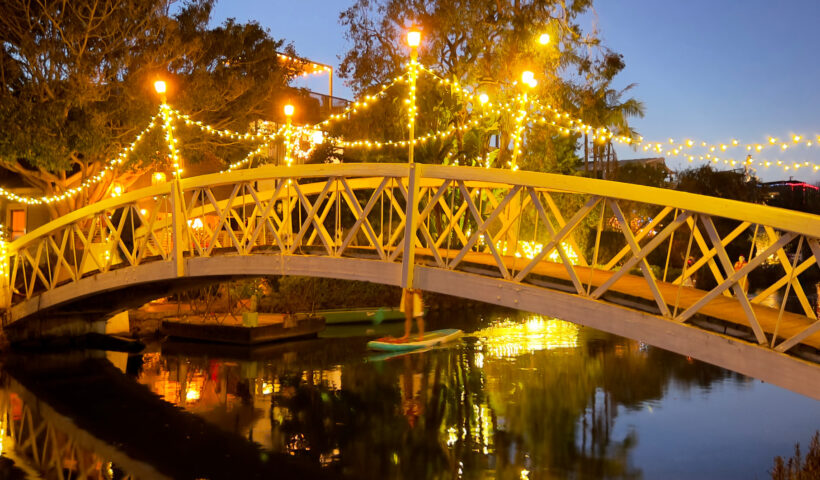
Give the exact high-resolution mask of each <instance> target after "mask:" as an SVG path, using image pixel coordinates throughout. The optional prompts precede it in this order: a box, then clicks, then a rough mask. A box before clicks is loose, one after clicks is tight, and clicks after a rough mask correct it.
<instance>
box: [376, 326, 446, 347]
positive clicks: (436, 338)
mask: <svg viewBox="0 0 820 480" xmlns="http://www.w3.org/2000/svg"><path fill="white" fill-rule="evenodd" d="M461 334H462V332H461V330H458V329H456V328H448V329H445V330H434V331H432V332H425V333H424V338H423V340H415V341H413V340H408V341H400V340H399V339H398V338H393V337H382V338H378V339H376V340H371V341H369V342H367V348H369V349H371V350H380V351H383V352H406V351H409V350H418V349H420V348H427V347H432V346H434V345H441V344H443V343H447V342H452V341H453V340H455V339H457V338H458V337H460V336H461ZM410 338H411V339H412V338H417V337H412V336H411V337H410Z"/></svg>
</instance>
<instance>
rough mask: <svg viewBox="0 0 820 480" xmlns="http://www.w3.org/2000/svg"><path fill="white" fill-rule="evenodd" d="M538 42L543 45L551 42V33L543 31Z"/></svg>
mask: <svg viewBox="0 0 820 480" xmlns="http://www.w3.org/2000/svg"><path fill="white" fill-rule="evenodd" d="M538 43H540V44H541V45H546V44H548V43H550V35H549V33H542V34H541V36H539V37H538Z"/></svg>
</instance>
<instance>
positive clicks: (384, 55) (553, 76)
mask: <svg viewBox="0 0 820 480" xmlns="http://www.w3.org/2000/svg"><path fill="white" fill-rule="evenodd" d="M591 3H592V2H591V0H573V1H559V0H550V1H522V0H466V1H465V0H438V1H421V0H415V1H410V2H406V1H400V0H357V1H356V2H355V3H354V4H353V6H351V7H350V8H348V9H347V10H345V11H343V12H342V13H341V15H340V22H341V23H342V25H343V26H345V27H346V28H347V32H346V37H347V39H348V40H350V41H351V43H352V45H351V48H350V50H349V51H348V52H347V53H346V54H345V56H344V58H343V59H342V64H341V66H340V70H339V71H340V75H342V76H343V77H345V78H347V79H348V83H349V84H350V85H351V87H352V88H353V90H354V92H356V93H357V94H371V93H373V90H372V89H373V88H374V87H376V86H377V85H379V84H380V83H382V82H385V81H387V80H388V79H390V78H393V77H395V76H397V75H399V74H400V73H401V72H402V64H403V63H406V61H407V55H408V54H407V48H406V47H405V46H404V33H405V32H406V30H407V28H408V27H409V26H410V25H411V24H413V23H415V24H418V25H421V27H422V30H423V40H422V45H421V47H420V50H419V60H420V62H421V63H422V64H423V65H427V66H430V67H432V68H434V69H435V70H436V71H437V72H440V73H441V75H442V77H443V79H445V80H447V81H449V82H450V84H451V85H452V84H453V83H458V84H461V85H475V86H477V88H478V89H479V90H480V91H481V92H485V93H487V94H488V95H489V96H490V97H491V98H492V101H493V102H494V103H496V104H498V103H504V102H516V98H517V96H518V95H519V94H520V93H521V86H520V77H521V73H522V71H524V70H530V71H533V72H534V73H535V75H536V77H537V79H538V85H537V86H536V87H535V88H534V89H533V90H532V94H534V95H537V96H538V97H539V98H541V99H542V100H543V101H544V102H552V103H554V104H556V105H561V106H562V107H564V108H569V107H571V104H569V102H567V101H566V100H564V99H565V98H566V97H567V95H566V93H567V89H570V88H575V86H574V84H573V82H574V80H573V79H572V78H571V76H572V74H573V73H572V67H575V68H577V69H579V70H580V69H582V68H585V69H589V68H591V66H593V65H597V64H598V63H599V62H600V61H601V59H600V58H599V57H598V56H597V55H595V54H593V53H588V52H589V51H593V50H595V48H594V47H597V46H598V45H599V41H598V39H597V38H595V37H594V36H593V35H585V34H584V33H583V32H582V31H581V28H580V26H579V25H578V24H577V23H576V20H577V19H578V17H579V16H580V15H582V14H584V13H585V12H587V11H588V10H589V8H590V6H591ZM543 33H547V34H548V35H550V37H551V43H550V44H549V45H547V46H544V45H540V44H539V43H538V42H537V41H536V39H537V38H538V37H539V36H540V35H541V34H543ZM590 47H593V48H592V49H591V50H590ZM422 79H425V77H424V76H422ZM424 81H425V80H420V82H424ZM433 86H435V87H436V88H438V89H439V91H441V88H442V87H441V86H438V85H435V84H433ZM430 89H431V87H430V86H425V85H420V86H419V90H418V91H419V94H418V95H417V99H418V101H420V102H424V103H423V104H421V105H419V112H420V114H419V120H418V122H417V127H416V131H417V132H425V131H432V130H434V127H442V128H446V127H448V126H455V127H463V126H464V125H465V124H466V121H467V120H468V119H469V118H470V115H471V114H472V113H477V112H473V110H472V109H473V108H474V107H475V106H474V105H471V104H470V102H468V101H467V99H466V98H462V96H461V95H460V94H459V93H458V91H457V90H456V89H453V90H452V91H451V92H450V94H449V95H448V94H447V93H443V94H441V95H440V97H436V96H432V95H424V94H423V93H422V92H424V93H426V92H427V91H429V90H430ZM397 105H400V103H397ZM390 114H391V115H390V116H385V117H384V118H383V119H382V124H384V123H390V122H392V123H393V124H396V125H401V124H402V123H406V122H402V121H401V119H404V118H406V116H404V115H406V113H405V114H404V115H402V114H401V112H400V111H398V110H397V109H395V108H394V109H393V110H392V111H391V112H390ZM512 117H513V113H509V112H505V113H502V114H500V115H495V116H490V118H489V121H488V122H487V125H485V126H483V127H482V128H483V129H484V130H482V129H481V128H479V129H478V130H479V133H478V134H476V135H475V136H477V138H469V137H470V135H471V133H469V131H468V133H464V132H463V131H462V130H461V129H459V130H458V131H457V132H456V133H455V134H454V136H453V138H452V141H450V142H449V143H448V142H442V144H441V145H440V147H441V149H440V150H439V151H436V152H431V154H432V155H433V158H435V159H438V158H443V157H445V156H447V155H444V154H442V150H444V151H449V156H451V157H456V158H458V157H461V158H465V159H469V157H468V154H475V153H476V152H477V153H478V154H482V153H486V152H484V151H483V149H482V144H483V142H484V141H485V140H486V137H488V136H489V135H487V132H488V131H489V128H494V129H496V132H498V131H499V130H500V134H499V137H500V138H499V139H498V145H499V146H500V147H501V148H500V152H499V153H498V158H497V159H496V164H502V165H503V164H504V163H506V161H507V160H508V159H509V157H510V155H511V151H510V148H509V145H510V139H511V134H512V131H513V129H514V122H513V120H512ZM473 130H475V129H473ZM402 132H404V130H402ZM394 138H395V137H394ZM542 138H546V137H544V136H542ZM476 140H479V141H480V142H481V143H476ZM419 157H420V158H421V159H422V160H424V159H425V158H424V156H423V155H420V156H419ZM427 161H430V158H429V157H428V159H427ZM559 163H560V162H559Z"/></svg>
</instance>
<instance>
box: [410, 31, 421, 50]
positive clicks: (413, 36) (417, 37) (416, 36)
mask: <svg viewBox="0 0 820 480" xmlns="http://www.w3.org/2000/svg"><path fill="white" fill-rule="evenodd" d="M419 44H421V31H419V29H418V28H416V27H413V28H411V29H410V31H409V32H407V45H409V46H410V47H411V48H417V47H418V46H419Z"/></svg>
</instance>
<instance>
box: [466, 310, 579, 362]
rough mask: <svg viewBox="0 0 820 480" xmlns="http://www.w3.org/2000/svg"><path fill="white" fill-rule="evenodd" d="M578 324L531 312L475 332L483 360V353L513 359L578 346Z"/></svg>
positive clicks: (490, 356) (491, 356)
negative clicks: (525, 316) (524, 319)
mask: <svg viewBox="0 0 820 480" xmlns="http://www.w3.org/2000/svg"><path fill="white" fill-rule="evenodd" d="M578 332H579V329H578V326H577V325H575V324H573V323H569V322H565V321H563V320H558V319H553V318H548V317H542V316H540V315H533V316H532V317H529V318H527V319H526V321H525V322H523V323H520V322H516V321H513V320H512V319H507V320H504V321H501V322H497V323H494V324H493V325H491V326H489V327H487V328H484V329H481V330H479V331H477V332H475V333H474V334H473V335H474V336H476V337H477V338H478V339H479V345H480V349H481V352H482V354H483V355H484V357H482V361H484V362H485V361H486V360H483V359H484V358H485V357H489V358H500V359H513V358H515V357H518V356H520V355H524V354H527V353H532V352H537V351H540V350H553V349H558V348H576V347H578Z"/></svg>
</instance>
